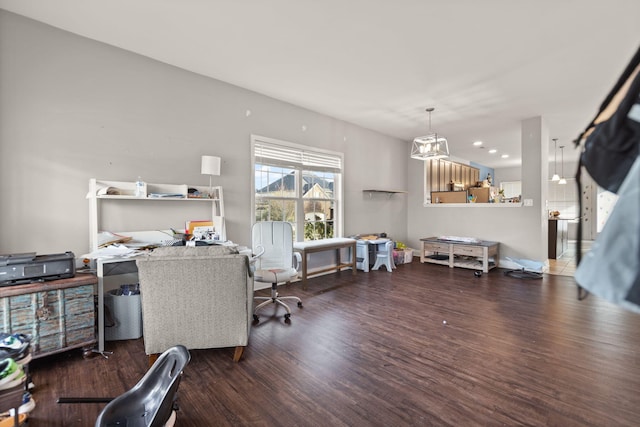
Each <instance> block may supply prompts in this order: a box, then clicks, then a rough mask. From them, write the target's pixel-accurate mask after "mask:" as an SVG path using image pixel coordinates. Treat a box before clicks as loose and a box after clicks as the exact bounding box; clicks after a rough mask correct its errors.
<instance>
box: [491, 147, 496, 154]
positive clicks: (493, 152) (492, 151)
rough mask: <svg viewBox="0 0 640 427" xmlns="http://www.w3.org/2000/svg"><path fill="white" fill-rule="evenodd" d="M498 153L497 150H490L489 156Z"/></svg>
mask: <svg viewBox="0 0 640 427" xmlns="http://www.w3.org/2000/svg"><path fill="white" fill-rule="evenodd" d="M497 152H498V150H496V149H495V148H492V149H491V150H489V154H495V153H497Z"/></svg>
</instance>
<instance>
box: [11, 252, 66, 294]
mask: <svg viewBox="0 0 640 427" xmlns="http://www.w3.org/2000/svg"><path fill="white" fill-rule="evenodd" d="M75 275H76V265H75V256H74V255H73V252H65V253H61V254H50V255H36V253H35V252H29V253H22V254H10V255H2V254H0V286H11V285H20V284H23V283H31V282H43V281H45V280H56V279H66V278H69V277H74V276H75Z"/></svg>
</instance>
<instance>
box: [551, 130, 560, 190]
mask: <svg viewBox="0 0 640 427" xmlns="http://www.w3.org/2000/svg"><path fill="white" fill-rule="evenodd" d="M553 145H554V147H555V148H554V149H553V153H554V154H553V156H554V157H553V176H552V177H551V181H560V175H558V138H553Z"/></svg>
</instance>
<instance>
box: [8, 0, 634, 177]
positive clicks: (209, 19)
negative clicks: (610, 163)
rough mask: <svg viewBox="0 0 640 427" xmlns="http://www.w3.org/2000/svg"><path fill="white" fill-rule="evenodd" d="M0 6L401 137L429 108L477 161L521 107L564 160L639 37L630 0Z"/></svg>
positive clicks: (455, 147)
mask: <svg viewBox="0 0 640 427" xmlns="http://www.w3.org/2000/svg"><path fill="white" fill-rule="evenodd" d="M0 8H3V9H6V10H9V11H11V12H15V13H18V14H21V15H24V16H27V17H29V18H33V19H35V20H38V21H42V22H45V23H47V24H50V25H52V26H54V27H58V28H61V29H64V30H67V31H70V32H73V33H76V34H79V35H82V36H85V37H88V38H90V39H94V40H98V41H101V42H104V43H108V44H110V45H114V46H118V47H120V48H123V49H126V50H129V51H132V52H136V53H139V54H141V55H145V56H148V57H151V58H155V59H157V60H159V61H162V62H165V63H168V64H172V65H175V66H177V67H180V68H183V69H186V70H190V71H193V72H196V73H200V74H203V75H206V76H210V77H213V78H215V79H219V80H222V81H225V82H228V83H232V84H234V85H238V86H241V87H244V88H247V89H250V90H253V91H256V92H259V93H262V94H265V95H268V96H271V97H273V98H277V99H280V100H283V101H287V102H290V103H292V104H296V105H299V106H302V107H305V108H308V109H310V110H314V111H317V112H320V113H323V114H326V115H329V116H332V117H335V118H338V119H341V120H345V121H347V122H351V123H355V124H357V125H360V126H363V127H366V128H370V129H374V130H376V131H379V132H381V133H383V134H386V135H390V136H393V137H396V138H399V139H402V140H406V141H410V140H412V139H413V137H415V136H418V135H422V134H425V133H427V130H428V116H427V113H425V108H426V107H435V111H434V112H433V114H432V129H433V130H435V131H438V133H440V134H443V135H444V136H446V137H447V138H448V139H449V145H450V151H451V153H452V155H454V156H455V157H458V158H461V159H468V160H473V161H476V162H478V163H481V164H484V165H486V166H490V167H500V166H509V165H514V164H520V147H519V144H520V122H521V120H523V119H527V118H530V117H534V116H542V117H543V118H544V119H545V121H546V123H547V125H548V127H549V130H550V137H551V138H558V145H567V148H566V149H565V161H569V160H571V159H572V158H577V151H576V150H574V149H573V148H572V147H573V146H572V144H571V141H572V140H573V139H575V137H576V136H577V135H578V133H579V132H580V131H581V130H582V128H583V127H585V126H586V125H587V124H588V122H589V121H590V120H591V119H592V118H593V116H594V115H595V113H596V111H597V108H598V106H599V104H600V103H601V101H602V100H603V98H604V97H605V96H606V94H607V93H608V92H609V90H610V88H611V87H612V86H613V84H614V82H615V81H616V79H617V78H618V76H619V75H620V74H621V72H622V70H623V69H624V67H625V66H626V64H627V62H628V61H629V60H630V59H631V57H632V55H633V54H634V52H635V51H636V49H637V48H638V44H639V42H640V1H638V0H606V1H604V0H602V1H596V0H483V1H478V0H448V1H447V0H394V1H391V0H323V1H313V0H236V1H233V0H227V1H222V0H209V1H207V0H134V1H132V0H103V1H99V0H92V1H88V0H55V1H51V0H28V1H25V0H0ZM476 140H481V141H483V142H484V149H478V148H474V147H473V146H472V143H473V142H474V141H476ZM550 144H551V145H550V146H551V154H552V155H553V142H550ZM489 148H497V150H498V153H497V154H498V155H491V154H489V153H488V149H489ZM502 153H506V154H509V155H510V157H509V159H501V158H500V157H499V154H502ZM551 157H552V156H551Z"/></svg>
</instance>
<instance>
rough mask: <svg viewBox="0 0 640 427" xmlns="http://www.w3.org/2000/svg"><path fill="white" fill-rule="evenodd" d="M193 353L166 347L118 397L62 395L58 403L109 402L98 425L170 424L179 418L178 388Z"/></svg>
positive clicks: (158, 426) (153, 426)
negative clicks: (131, 385)
mask: <svg viewBox="0 0 640 427" xmlns="http://www.w3.org/2000/svg"><path fill="white" fill-rule="evenodd" d="M190 359H191V355H190V354H189V351H188V350H187V348H186V347H185V346H183V345H177V346H175V347H171V348H169V349H168V350H166V351H165V352H164V353H162V354H161V355H160V357H158V360H156V362H155V363H154V364H153V366H151V368H149V370H148V371H147V373H146V374H144V376H143V377H142V378H141V379H140V381H138V383H137V384H136V385H135V386H133V387H132V388H131V389H130V390H128V391H126V392H124V393H123V394H121V395H120V396H118V397H116V398H115V399H111V398H102V397H85V398H83V397H67V398H59V399H58V403H99V402H109V403H107V406H105V407H104V408H103V409H102V411H101V412H100V414H99V415H98V418H97V419H96V423H95V427H116V426H118V427H170V426H173V425H174V423H175V419H176V413H175V411H176V410H177V408H178V407H177V403H176V398H177V392H178V386H179V385H180V378H181V377H182V372H183V370H184V367H185V366H186V365H187V363H189V360H190Z"/></svg>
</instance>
